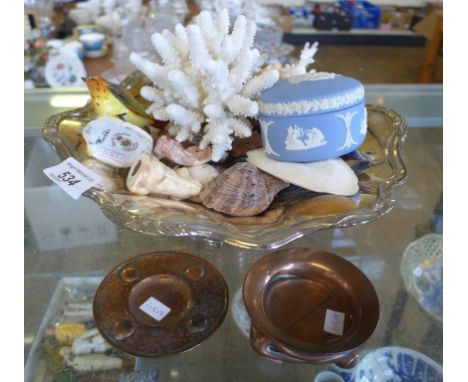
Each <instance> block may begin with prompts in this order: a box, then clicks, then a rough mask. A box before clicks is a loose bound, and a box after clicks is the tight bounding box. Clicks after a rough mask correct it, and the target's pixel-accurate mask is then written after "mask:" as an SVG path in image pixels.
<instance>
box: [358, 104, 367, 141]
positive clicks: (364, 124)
mask: <svg viewBox="0 0 468 382" xmlns="http://www.w3.org/2000/svg"><path fill="white" fill-rule="evenodd" d="M359 132H360V133H361V134H362V135H366V132H367V109H366V108H364V116H363V117H362V120H361V130H359Z"/></svg>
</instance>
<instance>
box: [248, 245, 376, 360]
mask: <svg viewBox="0 0 468 382" xmlns="http://www.w3.org/2000/svg"><path fill="white" fill-rule="evenodd" d="M243 295H244V304H245V307H246V309H247V312H248V313H249V315H250V318H251V322H252V329H251V338H250V340H251V345H252V347H253V348H254V350H255V351H256V352H257V353H259V354H260V355H262V356H265V357H268V358H270V359H273V360H277V361H284V362H307V363H327V362H336V363H338V364H341V366H348V365H350V364H352V363H353V362H354V361H355V360H356V358H357V356H358V354H357V348H358V347H359V346H360V345H361V344H362V343H363V342H364V341H366V340H367V339H368V338H369V336H370V335H371V334H372V333H373V331H374V329H375V327H376V325H377V323H378V320H379V311H380V308H379V301H378V297H377V294H376V292H375V290H374V287H373V286H372V284H371V282H370V281H369V279H368V278H367V277H366V276H365V275H364V274H363V273H362V272H361V271H360V270H359V268H357V267H356V266H354V265H353V264H352V263H350V262H349V261H347V260H345V259H343V258H341V257H340V256H338V255H335V254H332V253H329V252H325V251H322V250H319V249H303V248H294V249H287V250H280V251H276V252H271V253H269V254H267V255H266V256H264V257H262V258H261V259H260V260H259V261H257V262H256V263H255V264H254V265H253V266H252V267H251V268H250V270H249V271H248V273H247V276H246V278H245V281H244V289H243ZM327 309H331V310H334V311H338V312H342V313H345V323H344V328H343V335H341V336H337V335H334V334H330V333H327V332H325V331H324V330H323V325H324V319H325V312H326V310H327Z"/></svg>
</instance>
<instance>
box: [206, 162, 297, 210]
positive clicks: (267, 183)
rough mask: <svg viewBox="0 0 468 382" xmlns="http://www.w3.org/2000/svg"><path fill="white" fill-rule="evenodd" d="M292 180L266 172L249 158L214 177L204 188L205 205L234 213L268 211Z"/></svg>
mask: <svg viewBox="0 0 468 382" xmlns="http://www.w3.org/2000/svg"><path fill="white" fill-rule="evenodd" d="M288 186H289V184H288V183H286V182H283V181H282V180H280V179H277V178H275V177H273V176H271V175H268V174H265V173H264V172H262V171H260V170H259V169H258V168H256V167H255V166H253V165H252V164H250V163H248V162H243V163H238V164H236V165H234V166H232V167H230V168H228V169H227V170H225V171H224V172H222V173H221V174H219V175H218V176H217V177H216V178H214V179H213V180H212V181H211V182H210V183H209V184H208V185H207V186H206V187H205V188H204V190H203V191H202V192H201V194H200V199H201V201H202V203H203V205H204V206H206V207H208V208H211V209H213V210H215V211H218V212H223V213H225V214H227V215H231V216H253V215H257V214H259V213H261V212H263V211H265V210H266V209H267V208H268V206H269V205H270V204H271V202H272V201H273V199H274V197H275V195H276V194H277V193H278V192H279V191H281V190H282V189H283V188H286V187H288Z"/></svg>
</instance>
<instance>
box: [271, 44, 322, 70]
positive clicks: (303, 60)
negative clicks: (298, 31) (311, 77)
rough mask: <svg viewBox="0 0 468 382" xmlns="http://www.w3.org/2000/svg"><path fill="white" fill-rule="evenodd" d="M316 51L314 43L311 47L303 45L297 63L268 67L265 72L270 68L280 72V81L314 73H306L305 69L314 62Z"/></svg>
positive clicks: (316, 45) (316, 46)
mask: <svg viewBox="0 0 468 382" xmlns="http://www.w3.org/2000/svg"><path fill="white" fill-rule="evenodd" d="M317 50H318V42H314V43H313V44H312V45H310V43H308V42H307V43H306V44H305V45H304V48H302V51H301V55H300V57H299V61H297V62H296V63H294V64H289V65H285V66H281V65H279V64H276V65H270V66H269V67H267V70H268V69H272V68H274V69H278V70H279V72H280V78H281V79H285V78H290V77H294V76H300V75H302V74H306V73H314V72H315V69H312V70H310V71H307V67H308V66H309V65H310V64H313V63H314V62H315V60H314V56H315V53H317Z"/></svg>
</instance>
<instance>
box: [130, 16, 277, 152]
mask: <svg viewBox="0 0 468 382" xmlns="http://www.w3.org/2000/svg"><path fill="white" fill-rule="evenodd" d="M255 33H256V25H255V23H254V22H252V21H250V20H247V19H246V18H245V17H244V16H242V15H241V16H238V17H237V18H236V20H235V22H234V25H233V27H232V31H230V20H229V14H228V11H227V10H225V9H223V10H222V11H221V12H220V13H219V14H218V15H217V16H216V17H215V18H213V17H212V16H211V14H210V13H209V12H207V11H203V12H201V13H200V14H199V15H198V16H197V17H196V18H195V21H194V23H192V24H190V25H188V26H187V27H183V26H182V25H181V24H178V25H176V27H175V29H174V32H170V31H168V30H164V31H163V32H162V33H155V34H154V35H153V36H152V37H151V41H152V43H153V45H154V48H155V50H156V52H157V53H158V55H159V56H160V57H161V62H162V64H157V63H154V62H150V61H148V60H147V59H144V58H142V57H141V56H139V55H138V54H136V53H132V54H131V55H130V61H131V62H132V63H133V64H134V65H135V66H136V68H137V69H139V70H140V71H141V72H142V73H143V74H145V75H146V76H147V77H148V78H149V79H150V81H151V82H152V86H145V87H143V88H142V89H141V92H140V94H141V96H142V97H143V98H145V99H146V100H148V101H150V102H151V105H150V106H149V108H148V110H147V112H148V113H150V114H151V115H153V116H154V118H156V119H158V120H164V121H169V122H170V123H169V127H168V132H169V134H171V135H173V136H175V138H176V140H177V141H179V142H182V141H185V140H191V141H196V142H199V147H200V148H201V149H205V148H207V147H208V146H211V148H212V160H213V161H219V160H220V159H221V158H223V156H224V154H225V152H226V151H228V150H230V149H231V143H232V140H233V137H234V136H237V137H239V138H244V137H248V136H250V135H251V131H252V126H251V124H250V122H249V120H248V118H253V117H257V115H258V103H257V98H258V96H259V95H260V93H261V92H262V91H263V90H265V89H268V88H269V87H271V86H273V85H274V84H275V83H276V82H277V81H278V80H279V72H278V70H276V69H274V68H271V69H270V70H267V71H263V72H260V69H261V67H262V65H263V64H264V62H265V57H264V56H262V55H261V54H260V52H259V51H258V50H257V49H253V48H252V46H253V43H254V38H255Z"/></svg>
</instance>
